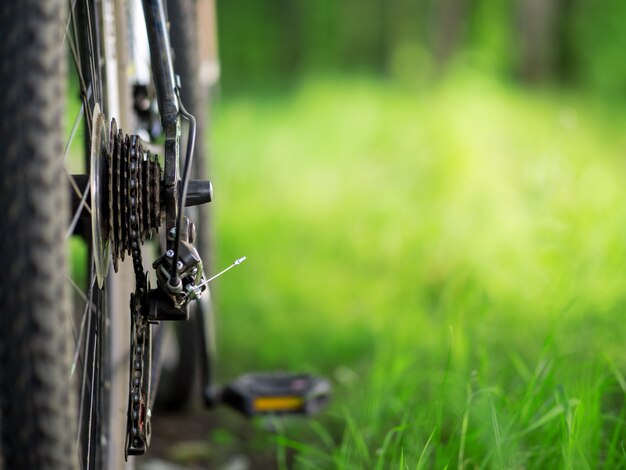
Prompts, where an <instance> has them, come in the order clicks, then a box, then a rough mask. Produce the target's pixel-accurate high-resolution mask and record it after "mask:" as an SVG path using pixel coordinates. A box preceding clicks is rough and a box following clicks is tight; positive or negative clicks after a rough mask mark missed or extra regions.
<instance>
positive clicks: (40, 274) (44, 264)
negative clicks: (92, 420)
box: [0, 1, 74, 468]
mask: <svg viewBox="0 0 626 470" xmlns="http://www.w3.org/2000/svg"><path fill="white" fill-rule="evenodd" d="M62 3H63V2H60V1H51V2H37V1H24V2H19V3H18V4H16V5H15V8H14V9H13V11H9V9H7V8H2V11H1V13H0V30H2V31H3V32H4V38H5V39H4V40H3V41H1V42H0V43H1V45H0V83H1V84H2V85H3V88H4V90H5V91H4V93H2V97H1V98H0V109H1V110H2V113H3V119H2V120H1V121H0V122H1V124H0V141H1V142H2V144H3V146H4V149H5V150H4V152H3V156H2V158H1V159H0V178H1V180H0V183H1V184H0V210H2V212H3V214H4V217H3V225H4V226H3V230H1V231H0V232H1V235H0V262H2V264H3V265H4V266H5V268H4V269H2V270H1V271H2V272H1V273H0V285H1V286H2V287H1V289H0V309H1V311H2V314H1V315H0V331H1V332H2V333H1V334H2V336H1V337H0V387H1V390H0V400H1V405H0V406H1V409H2V450H3V456H4V460H5V465H6V466H7V468H73V463H72V458H71V456H72V455H73V454H74V453H73V452H72V451H71V450H72V444H73V441H72V439H69V438H68V437H69V436H68V434H67V433H62V432H59V431H60V430H61V429H70V430H71V429H73V427H74V423H73V419H72V416H71V413H69V410H71V408H72V405H71V394H70V393H68V387H67V384H68V383H69V377H68V372H69V371H68V369H67V364H68V363H69V361H68V357H69V353H70V350H69V348H68V345H67V341H66V338H67V318H66V312H67V308H66V302H67V300H66V299H67V296H66V295H65V294H64V290H65V288H64V277H63V273H64V272H65V271H66V264H65V259H64V258H65V256H64V250H63V245H64V232H65V228H66V227H65V217H64V214H65V209H64V208H66V207H67V202H66V201H67V195H66V194H65V191H63V190H61V189H60V187H59V185H58V182H59V181H61V179H62V171H63V168H62V165H61V162H60V161H59V159H58V155H59V154H62V140H61V135H62V134H61V126H60V123H59V122H58V119H57V118H58V116H63V96H64V93H65V92H64V86H63V84H64V73H65V61H64V57H63V52H62V51H59V50H58V46H57V48H56V50H55V48H54V47H51V44H59V43H60V40H61V38H62V33H63V30H62V28H61V27H60V25H62V19H61V18H62V15H63V11H64V8H63V5H62ZM31 45H32V46H34V47H30V46H31ZM7 87H8V88H7ZM8 116H10V119H7V117H8ZM58 211H60V214H59V212H58ZM54 214H59V215H60V216H54ZM18 253H19V256H16V254H18ZM57 272H60V273H61V276H59V275H58V274H57Z"/></svg>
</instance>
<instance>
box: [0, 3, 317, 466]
mask: <svg viewBox="0 0 626 470" xmlns="http://www.w3.org/2000/svg"><path fill="white" fill-rule="evenodd" d="M164 3H165V2H164V0H143V2H140V0H128V2H125V1H124V0H69V1H65V0H49V1H46V2H42V1H36V0H26V1H22V2H14V4H3V5H2V6H0V31H3V32H4V35H5V38H4V39H3V41H0V42H1V43H2V44H1V45H0V84H2V85H3V88H4V93H2V97H1V98H0V111H2V113H3V118H2V121H1V124H0V142H1V143H2V145H3V147H4V152H3V155H2V156H1V157H0V178H2V181H0V209H1V210H2V213H3V215H4V218H3V220H4V222H3V223H4V226H3V230H2V231H1V232H0V233H1V235H0V262H1V263H2V266H3V269H2V270H0V308H1V312H0V410H1V419H0V427H1V433H2V449H1V450H2V456H3V459H4V462H5V465H6V466H7V468H77V467H78V466H80V467H81V468H120V466H121V465H122V463H123V462H124V460H125V459H128V457H129V456H133V455H141V454H143V453H144V452H145V451H146V449H147V447H148V445H149V442H150V432H151V429H150V417H151V412H152V409H153V405H154V399H155V396H156V390H157V388H158V384H159V383H158V376H159V373H160V369H161V363H160V360H159V357H158V356H159V354H158V351H159V348H160V347H161V346H162V344H161V343H162V340H161V332H162V331H163V329H162V327H161V326H158V325H163V324H165V323H168V322H171V321H184V320H187V319H188V318H189V307H190V305H192V304H193V301H195V300H197V299H198V298H200V297H202V296H203V294H205V293H206V291H207V290H208V282H209V281H210V280H211V278H208V274H206V273H205V270H204V269H203V261H202V257H201V256H200V255H201V254H202V255H203V256H206V246H198V245H197V244H194V240H195V238H196V232H199V233H200V236H201V237H202V236H204V235H205V234H206V233H208V232H207V231H208V227H207V224H208V221H207V217H206V214H205V213H204V212H202V210H201V209H200V211H199V212H198V209H197V208H198V207H202V206H203V205H204V204H205V203H207V202H209V201H210V200H211V199H212V186H211V183H210V182H209V181H206V180H203V179H195V180H192V179H191V175H192V174H195V177H197V178H202V177H203V176H204V174H203V171H204V169H203V166H204V165H205V163H206V161H205V157H204V156H203V155H202V153H201V152H200V153H198V147H199V146H197V145H195V137H196V127H197V124H196V118H194V114H195V115H196V117H197V118H199V121H202V104H201V102H202V100H200V99H197V98H194V93H197V90H199V87H198V85H197V72H196V71H195V66H196V65H197V53H196V46H197V43H195V42H194V34H195V28H194V27H193V21H194V19H195V16H194V15H195V11H194V8H195V3H194V2H190V1H185V0H168V1H167V9H166V7H165V5H164ZM168 14H169V15H170V16H169V20H171V21H173V25H174V26H172V31H178V32H177V33H175V35H174V37H173V38H172V42H173V43H174V44H175V49H174V53H175V54H177V56H176V57H175V58H174V57H173V56H172V49H171V45H170V37H169V31H168ZM181 18H182V20H181ZM68 61H69V63H70V64H72V67H71V68H72V69H73V70H74V73H73V76H74V80H75V81H76V83H77V88H78V90H79V94H80V105H79V106H78V105H77V106H76V107H78V111H77V112H76V117H75V119H74V120H73V123H72V125H71V130H70V132H69V133H64V129H63V128H64V126H63V120H64V119H65V116H66V113H65V110H64V104H65V102H66V98H65V97H66V91H65V86H66V82H67V78H66V67H67V62H68ZM175 61H177V62H175ZM175 65H176V66H177V67H178V68H179V69H180V71H181V72H180V76H178V75H176V74H175V72H174V71H175ZM70 103H71V102H70ZM185 105H189V106H190V110H191V111H192V112H188V111H187V110H186V108H185ZM183 120H186V121H187V122H188V123H189V125H188V130H187V133H186V135H187V139H186V143H185V142H183V140H184V135H185V133H184V132H183V126H182V121H183ZM68 127H69V126H68ZM202 127H203V126H202V124H201V123H200V128H202ZM81 129H82V132H83V133H84V134H85V139H84V142H83V145H82V149H81V148H80V147H81V145H80V143H79V141H78V138H77V135H79V134H80V133H81ZM129 131H130V132H129ZM64 136H66V137H67V138H66V139H64ZM64 140H65V142H64ZM200 147H201V146H200ZM80 153H83V154H84V158H83V160H82V161H80V160H79V159H77V158H75V154H80ZM155 154H158V155H159V156H158V157H157V156H155ZM194 155H195V158H194ZM194 161H195V162H196V163H195V164H194V163H193V162H194ZM191 206H194V207H196V213H195V216H196V220H197V221H198V224H199V230H197V229H196V227H195V225H194V223H193V222H192V219H191V212H190V211H189V210H185V207H191ZM149 240H152V241H149ZM200 243H201V245H206V243H205V242H204V241H202V240H201V242H200ZM150 250H152V252H151V251H150ZM68 252H69V256H68ZM68 258H69V261H71V262H70V263H69V264H70V265H71V266H69V267H68ZM146 260H150V261H151V262H150V263H149V264H148V266H152V270H149V269H147V267H146V264H145V261H146ZM70 267H71V269H70ZM111 267H112V268H113V271H116V273H117V274H115V275H114V274H112V272H111V269H110V268H111ZM70 294H71V295H70ZM205 298H206V295H205ZM129 299H130V300H129ZM78 301H80V304H78ZM196 304H197V302H196ZM205 315H206V312H203V309H202V308H200V307H199V312H198V313H197V316H198V318H199V319H200V322H201V323H203V322H204V323H206V318H205ZM206 326H207V325H206V324H205V325H204V326H203V327H202V328H200V329H199V330H200V332H201V335H200V342H201V345H202V348H203V351H204V352H205V354H204V355H203V356H202V357H203V361H202V373H203V376H204V384H203V393H204V399H205V402H206V403H207V404H208V405H213V404H217V403H226V404H229V405H231V406H232V407H234V408H235V409H238V410H239V411H241V412H244V413H245V414H248V415H255V414H262V413H305V412H306V413H308V412H312V411H315V410H317V409H318V408H319V407H320V406H321V405H322V404H323V403H324V402H325V401H326V399H327V396H328V390H329V386H328V383H327V382H326V381H324V380H322V379H319V378H316V377H311V376H307V375H289V374H278V375H277V374H271V375H250V374H248V375H245V376H243V377H242V378H241V379H238V380H237V381H235V382H234V383H233V384H231V385H230V386H227V387H221V386H217V385H216V384H215V383H214V382H213V381H212V377H211V373H210V362H211V360H212V358H211V355H210V353H209V350H210V348H208V347H207V343H208V341H209V339H208V336H209V335H208V334H207V333H206V329H207V328H206ZM153 343H154V344H153ZM153 352H154V353H155V355H154V356H153ZM0 463H1V462H0Z"/></svg>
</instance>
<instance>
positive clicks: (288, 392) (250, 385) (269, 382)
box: [221, 372, 330, 417]
mask: <svg viewBox="0 0 626 470" xmlns="http://www.w3.org/2000/svg"><path fill="white" fill-rule="evenodd" d="M329 397H330V382H329V381H328V380H326V379H324V378H321V377H316V376H313V375H309V374H293V373H284V372H280V373H277V372H270V373H259V372H257V373H248V374H245V375H242V376H241V377H239V378H238V379H236V380H235V381H234V382H232V383H231V384H230V385H228V386H227V387H226V388H225V389H224V390H223V391H222V396H221V402H222V403H223V404H225V405H228V406H230V407H231V408H233V409H235V410H237V411H240V412H241V413H243V414H245V415H246V416H250V417H251V416H257V415H267V414H293V415H310V414H313V413H316V412H317V411H319V410H320V409H321V408H322V407H323V406H324V405H325V404H326V403H327V402H328V399H329Z"/></svg>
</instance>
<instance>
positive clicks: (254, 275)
mask: <svg viewBox="0 0 626 470" xmlns="http://www.w3.org/2000/svg"><path fill="white" fill-rule="evenodd" d="M213 137H214V142H213V149H214V154H215V156H216V158H215V162H214V165H213V166H214V169H213V174H212V179H213V182H214V186H215V194H216V197H215V202H214V203H213V209H214V211H215V215H216V221H217V252H218V261H217V265H218V267H221V266H226V265H228V264H229V263H230V262H231V261H232V260H233V259H235V258H237V257H240V256H242V255H246V256H247V257H248V260H249V261H248V262H247V263H246V264H244V265H243V266H242V267H241V268H238V269H237V270H235V271H233V272H231V273H229V274H228V275H226V276H224V277H223V278H221V279H220V280H219V281H217V282H216V284H215V287H214V291H215V292H214V293H215V297H216V299H217V302H218V307H219V312H220V313H219V315H220V317H219V322H218V326H219V328H218V338H219V341H220V342H219V352H220V361H221V362H220V374H221V376H222V377H223V378H228V377H231V376H234V375H237V374H239V373H241V372H243V371H246V370H253V369H270V370H272V369H296V370H308V371H314V372H319V373H323V374H326V375H328V376H330V377H331V378H332V380H333V382H334V390H335V394H334V398H333V401H332V404H331V405H330V407H329V409H328V411H327V412H326V413H324V414H323V415H321V416H320V417H319V418H317V419H316V420H315V421H312V422H309V423H306V424H301V425H295V426H286V428H285V429H284V431H283V433H282V434H281V436H280V437H279V438H278V440H279V442H280V443H282V445H283V446H286V447H290V448H293V449H295V450H296V457H295V464H296V466H298V467H301V468H320V469H326V468H341V469H353V468H354V469H359V468H368V469H369V468H374V469H387V468H391V469H405V468H408V469H414V468H463V467H464V468H548V469H556V468H607V469H609V468H611V469H612V468H622V467H624V463H623V462H624V461H626V460H625V458H626V451H625V449H624V439H625V438H626V435H625V434H626V432H625V431H624V429H625V428H624V422H625V421H624V420H625V419H626V408H625V407H624V396H625V395H624V394H625V393H626V379H625V378H624V373H625V371H626V354H625V353H624V351H625V350H626V341H625V339H626V322H625V321H624V319H625V317H626V237H625V235H624V234H626V112H621V113H620V112H619V109H617V108H615V109H613V108H609V107H602V106H599V105H597V104H594V103H593V102H592V101H590V100H588V99H585V98H584V97H579V96H569V95H565V94H562V93H547V92H546V93H538V92H530V91H523V90H519V89H515V88H512V87H511V86H505V85H502V84H499V83H495V82H493V81H490V80H487V79H484V78H480V77H473V76H460V75H458V76H457V77H455V78H450V79H448V80H446V81H445V82H443V83H442V84H440V85H439V86H437V87H434V88H432V89H428V90H421V91H418V90H411V89H406V88H401V87H395V86H393V85H389V84H382V83H378V82H375V81H369V80H365V79H359V80H343V81H342V80H312V81H309V82H307V83H305V84H303V85H302V86H301V87H300V88H298V89H297V90H295V91H290V92H287V93H285V94H284V95H277V96H255V95H249V96H246V95H242V96H239V97H230V98H226V97H225V98H224V99H223V100H222V102H221V103H220V104H219V106H218V107H217V109H216V110H215V112H214V130H213ZM283 452H284V449H283ZM281 455H284V454H281Z"/></svg>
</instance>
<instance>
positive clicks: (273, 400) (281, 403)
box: [254, 396, 304, 413]
mask: <svg viewBox="0 0 626 470" xmlns="http://www.w3.org/2000/svg"><path fill="white" fill-rule="evenodd" d="M302 409H304V399H303V398H301V397H298V396H282V397H257V398H255V399H254V411H256V412H257V413H263V412H271V411H298V410H302Z"/></svg>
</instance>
